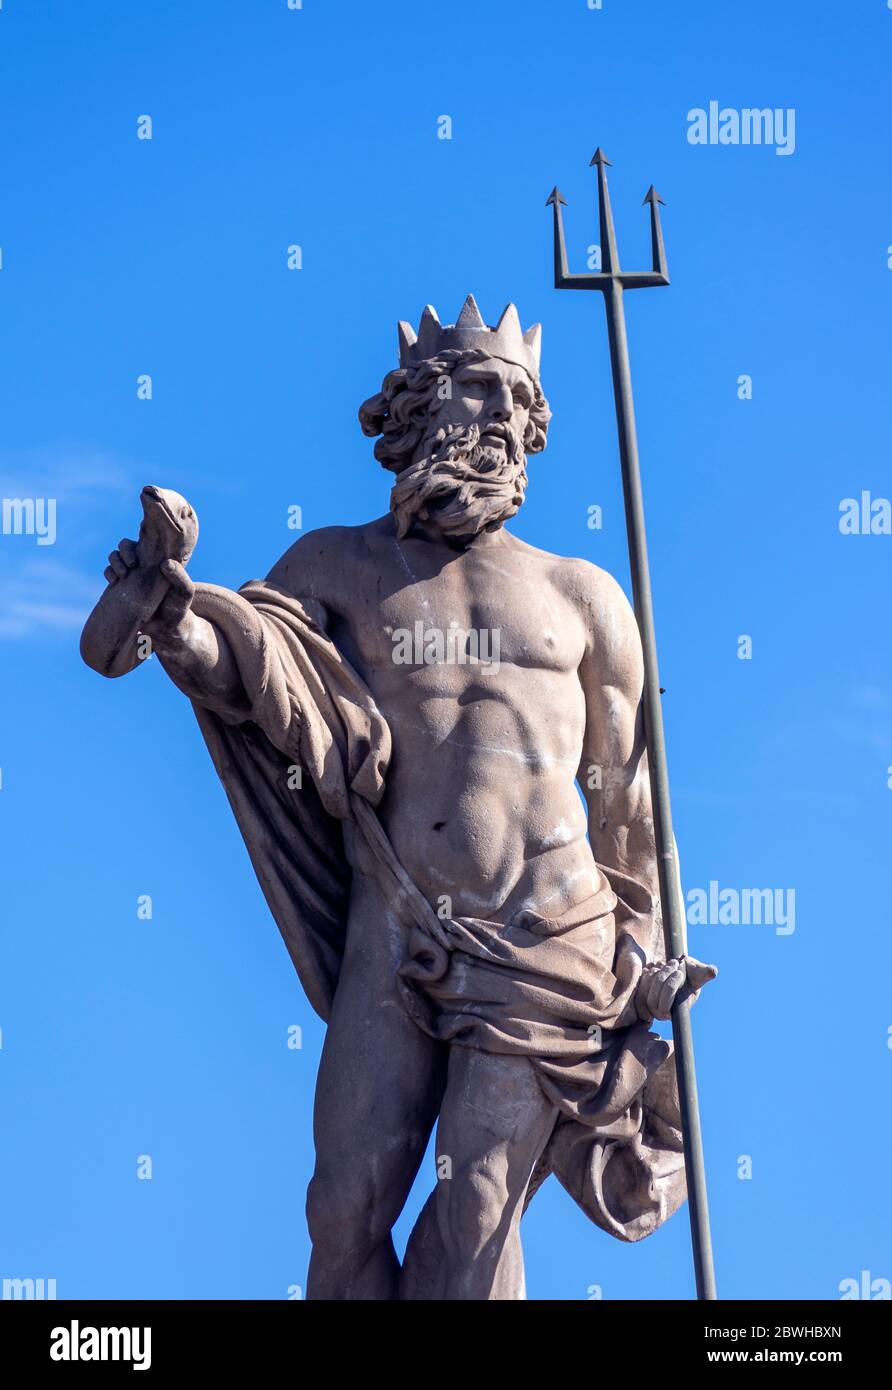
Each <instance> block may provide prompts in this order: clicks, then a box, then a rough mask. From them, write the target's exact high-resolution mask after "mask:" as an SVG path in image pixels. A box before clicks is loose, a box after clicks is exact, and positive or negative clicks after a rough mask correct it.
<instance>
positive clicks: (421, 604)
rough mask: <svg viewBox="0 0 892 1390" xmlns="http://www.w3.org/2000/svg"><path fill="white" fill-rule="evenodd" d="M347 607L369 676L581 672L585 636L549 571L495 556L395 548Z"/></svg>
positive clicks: (346, 620)
mask: <svg viewBox="0 0 892 1390" xmlns="http://www.w3.org/2000/svg"><path fill="white" fill-rule="evenodd" d="M358 581H359V582H357V583H355V584H354V586H353V592H352V593H350V594H345V595H344V598H343V600H342V602H341V604H340V606H339V607H340V619H341V625H343V626H344V627H346V628H347V629H348V632H347V633H344V634H343V635H344V636H345V637H348V640H349V645H350V646H351V647H352V649H353V654H354V657H355V658H356V659H358V662H359V665H361V666H362V667H363V668H364V669H365V670H366V671H370V670H372V669H375V668H379V669H380V668H382V667H385V668H386V667H389V666H392V665H413V666H417V665H421V664H424V665H431V664H434V665H442V664H446V665H449V664H454V663H458V664H463V663H465V662H470V663H471V664H474V662H476V661H480V662H484V663H486V662H492V661H496V662H499V663H501V664H504V663H510V664H512V665H515V666H519V667H529V668H531V669H534V670H553V671H570V670H576V668H577V667H578V665H579V662H580V660H581V659H582V654H583V651H584V646H585V632H584V628H583V624H582V621H581V618H580V616H579V614H578V613H577V612H576V610H575V609H574V607H573V605H572V604H571V603H570V602H569V600H567V599H566V598H565V597H564V596H563V595H562V594H561V593H560V591H559V590H558V589H557V588H556V587H555V585H554V583H553V582H552V578H551V575H550V573H549V569H548V566H547V565H546V564H544V563H538V564H537V563H534V562H532V561H530V560H529V559H528V558H527V557H526V556H524V555H522V554H517V553H511V554H506V553H504V552H503V551H496V550H492V551H489V552H487V553H485V554H479V555H478V554H475V553H473V552H462V553H459V554H449V555H447V556H444V555H443V554H442V552H436V553H435V554H429V553H427V549H426V547H423V546H418V545H413V544H412V543H411V542H408V543H407V542H398V541H395V540H392V541H391V542H390V543H389V544H387V545H386V546H385V545H382V546H381V547H380V551H379V552H378V553H377V554H376V555H375V556H374V560H373V562H370V563H369V564H368V566H367V567H366V569H365V572H364V573H362V574H360V575H359V576H358Z"/></svg>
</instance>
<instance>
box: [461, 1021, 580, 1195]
mask: <svg viewBox="0 0 892 1390" xmlns="http://www.w3.org/2000/svg"><path fill="white" fill-rule="evenodd" d="M556 1119H557V1109H556V1107H555V1106H554V1105H552V1103H551V1102H550V1101H549V1100H548V1099H547V1097H546V1096H545V1095H544V1094H543V1092H542V1088H541V1087H540V1085H539V1083H538V1081H537V1080H536V1073H535V1072H534V1070H533V1068H532V1066H531V1064H530V1062H529V1061H528V1060H527V1058H526V1057H519V1056H513V1055H506V1054H502V1053H487V1052H483V1051H480V1050H479V1049H476V1048H471V1047H459V1046H453V1047H452V1049H451V1053H450V1058H449V1073H448V1081H447V1086H446V1093H445V1095H444V1098H443V1104H442V1108H441V1111H440V1122H439V1126H438V1128H437V1163H438V1165H440V1168H441V1170H442V1171H443V1172H447V1171H448V1172H450V1173H451V1181H446V1182H441V1183H439V1184H438V1190H439V1191H441V1192H442V1195H443V1197H444V1198H445V1199H446V1200H447V1201H448V1200H449V1198H450V1196H451V1195H455V1196H456V1197H459V1200H460V1201H462V1202H463V1203H464V1202H466V1201H468V1200H469V1197H470V1200H471V1201H472V1202H473V1200H474V1198H473V1191H472V1193H470V1194H469V1193H468V1191H467V1188H468V1187H469V1186H470V1188H471V1189H472V1190H477V1191H478V1193H479V1194H480V1195H481V1196H483V1197H485V1196H486V1195H487V1194H489V1196H491V1197H492V1198H498V1199H500V1200H501V1201H504V1202H505V1203H506V1204H507V1205H510V1206H514V1205H515V1204H517V1203H520V1202H521V1201H522V1199H523V1196H524V1194H525V1192H526V1188H527V1184H528V1182H529V1179H530V1175H531V1173H532V1171H533V1165H534V1164H535V1162H536V1160H537V1158H538V1157H539V1155H540V1154H541V1153H542V1150H543V1149H544V1148H545V1145H546V1144H547V1142H548V1139H549V1137H550V1135H551V1132H552V1130H553V1129H554V1124H555V1120H556ZM444 1157H448V1158H449V1160H450V1163H449V1167H448V1169H446V1168H443V1166H442V1165H443V1158H444Z"/></svg>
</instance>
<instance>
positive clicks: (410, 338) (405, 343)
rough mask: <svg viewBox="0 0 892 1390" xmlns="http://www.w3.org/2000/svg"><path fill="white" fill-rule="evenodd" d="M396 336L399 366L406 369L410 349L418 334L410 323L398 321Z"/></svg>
mask: <svg viewBox="0 0 892 1390" xmlns="http://www.w3.org/2000/svg"><path fill="white" fill-rule="evenodd" d="M397 335H398V337H399V344H400V366H401V367H407V366H408V365H409V362H410V360H411V357H412V348H413V347H414V346H415V344H416V343H417V342H418V334H417V333H416V332H415V329H414V328H413V327H412V325H411V323H406V320H405V319H400V321H399V323H398V324H397Z"/></svg>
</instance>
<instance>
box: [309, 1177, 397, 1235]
mask: <svg viewBox="0 0 892 1390" xmlns="http://www.w3.org/2000/svg"><path fill="white" fill-rule="evenodd" d="M373 1205H374V1203H373V1201H372V1194H371V1193H370V1192H367V1191H365V1190H364V1186H363V1184H361V1183H357V1182H356V1180H355V1179H354V1178H350V1179H345V1177H344V1174H343V1172H342V1171H341V1172H339V1173H337V1174H333V1175H328V1174H326V1173H324V1172H319V1171H318V1170H317V1172H316V1173H315V1174H314V1176H313V1179H312V1181H311V1182H310V1185H309V1187H308V1189H307V1226H308V1227H309V1231H310V1240H311V1241H312V1243H313V1245H314V1247H315V1248H316V1249H317V1250H318V1249H323V1250H330V1251H332V1252H333V1253H339V1254H342V1255H345V1256H346V1255H355V1254H356V1253H357V1252H359V1253H367V1252H368V1251H370V1250H371V1249H373V1248H374V1246H375V1245H376V1244H377V1243H378V1242H379V1241H380V1239H381V1235H380V1234H379V1233H377V1232H376V1230H375V1224H376V1223H375V1220H374V1212H373Z"/></svg>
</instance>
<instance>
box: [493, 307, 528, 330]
mask: <svg viewBox="0 0 892 1390" xmlns="http://www.w3.org/2000/svg"><path fill="white" fill-rule="evenodd" d="M496 332H497V333H505V334H506V335H509V334H510V336H511V337H512V338H513V337H518V338H522V337H523V329H522V328H521V326H520V315H519V314H518V312H517V309H516V308H515V306H514V305H513V304H506V305H505V307H504V309H503V310H502V317H501V318H500V319H499V321H498V323H497V324H496Z"/></svg>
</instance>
